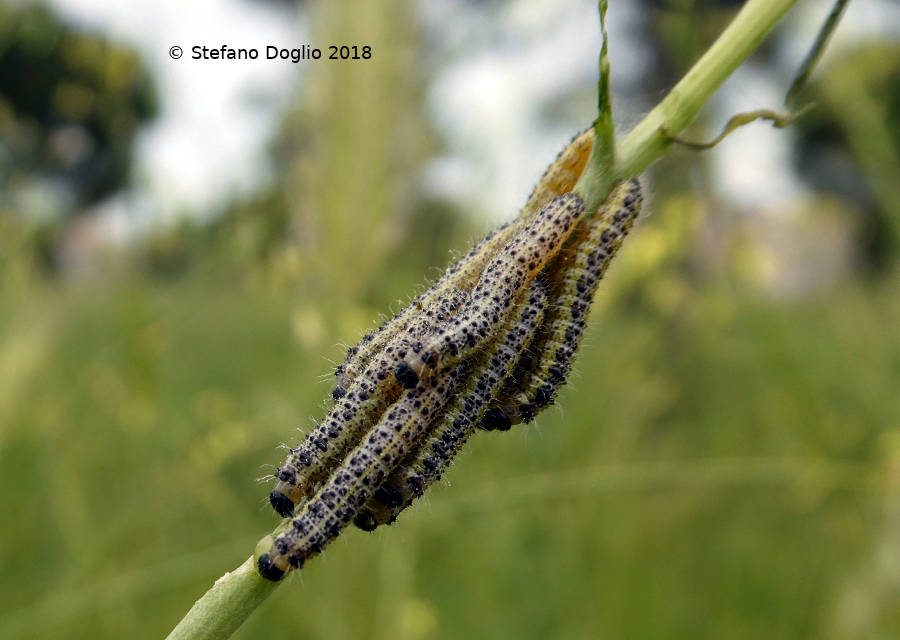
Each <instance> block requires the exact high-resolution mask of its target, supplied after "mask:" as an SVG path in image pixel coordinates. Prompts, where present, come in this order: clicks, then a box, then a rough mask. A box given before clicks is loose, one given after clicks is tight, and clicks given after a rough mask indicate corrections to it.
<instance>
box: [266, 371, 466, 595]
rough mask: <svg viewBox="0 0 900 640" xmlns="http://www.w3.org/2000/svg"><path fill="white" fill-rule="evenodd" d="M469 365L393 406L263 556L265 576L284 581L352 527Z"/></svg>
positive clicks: (427, 381) (426, 382)
mask: <svg viewBox="0 0 900 640" xmlns="http://www.w3.org/2000/svg"><path fill="white" fill-rule="evenodd" d="M467 370H468V367H467V366H466V365H465V364H460V365H457V366H455V367H453V368H452V369H451V370H450V371H447V372H436V373H435V374H433V375H431V376H429V377H428V378H426V379H424V380H423V381H422V382H421V383H420V384H419V385H417V386H416V387H415V388H413V389H409V390H407V391H405V392H404V394H403V396H402V397H401V398H400V399H399V400H398V401H397V402H396V403H395V404H394V405H392V406H391V408H390V409H388V410H387V411H386V412H385V414H384V416H382V418H381V420H379V421H378V424H377V425H376V426H375V428H374V429H372V431H370V432H369V434H368V435H367V436H366V437H365V438H364V440H363V442H362V443H361V444H360V445H359V446H357V447H356V448H355V449H354V450H353V451H351V452H350V454H349V455H348V456H347V458H346V460H345V461H344V463H343V464H342V465H341V466H340V467H338V469H337V470H336V471H334V472H333V473H332V474H331V476H330V477H329V478H328V480H327V481H326V482H325V483H324V484H323V485H322V487H321V488H320V489H319V490H318V491H317V492H316V494H315V495H314V496H313V497H311V498H310V499H309V500H308V501H307V502H306V503H305V504H304V505H303V508H302V510H301V512H300V513H299V514H298V515H297V517H295V518H294V519H293V520H292V521H291V526H290V528H289V529H287V531H285V532H284V533H282V534H281V535H279V536H278V537H276V538H275V540H274V541H273V543H272V547H271V549H270V550H269V552H268V553H264V554H263V555H261V556H260V557H259V559H258V561H257V567H258V568H259V572H260V575H262V576H263V577H264V578H267V579H269V580H280V579H281V578H282V577H283V576H284V574H285V572H287V571H289V570H290V569H299V568H300V567H302V566H303V563H304V562H305V561H306V560H307V559H309V558H311V557H313V556H315V555H317V554H318V553H320V552H321V551H322V549H324V548H325V546H326V545H327V544H328V543H329V542H331V540H333V539H334V538H336V537H337V536H338V534H339V533H340V532H341V530H342V529H343V528H344V527H346V526H347V525H348V524H349V523H350V521H351V520H352V519H353V517H354V516H355V515H356V512H357V510H358V509H359V508H360V507H361V506H363V505H364V504H365V503H366V502H367V501H368V499H369V497H370V496H371V495H372V492H374V491H375V489H376V488H377V487H378V486H379V485H381V484H382V483H383V482H384V480H385V479H386V478H387V477H388V475H389V474H390V473H391V472H392V471H393V470H394V469H395V468H396V467H397V465H398V464H399V463H400V461H401V460H402V459H403V458H404V457H405V456H406V454H407V453H408V452H409V451H410V450H411V449H412V448H413V447H414V446H415V443H416V442H418V441H419V439H420V438H421V436H422V434H423V432H424V431H425V429H426V428H427V426H428V425H429V424H430V423H431V421H432V418H433V417H434V416H436V415H438V413H439V411H440V410H441V408H442V406H443V405H444V404H445V403H446V402H447V400H448V399H449V398H450V396H451V395H452V393H453V391H454V389H455V387H456V384H457V382H458V381H459V378H460V377H461V376H462V375H464V374H465V373H466V371H467Z"/></svg>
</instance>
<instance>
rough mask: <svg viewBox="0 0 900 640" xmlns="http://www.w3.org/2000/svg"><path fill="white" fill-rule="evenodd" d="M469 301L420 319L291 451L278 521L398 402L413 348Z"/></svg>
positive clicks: (445, 303)
mask: <svg viewBox="0 0 900 640" xmlns="http://www.w3.org/2000/svg"><path fill="white" fill-rule="evenodd" d="M468 296H469V294H468V292H462V291H454V292H452V293H449V294H448V295H446V296H444V297H442V298H439V299H438V300H437V301H436V302H435V304H434V306H432V307H430V308H428V309H425V310H423V311H422V312H421V313H420V314H419V315H418V316H416V318H415V319H414V320H413V321H412V322H411V323H410V325H409V326H408V327H407V329H406V331H404V332H402V333H400V334H399V335H397V336H395V337H394V339H393V340H392V341H391V343H390V344H388V345H387V346H386V347H385V348H384V349H383V350H382V351H381V352H380V353H379V354H378V357H377V358H375V359H374V360H373V361H371V362H370V363H369V366H368V367H367V368H366V371H365V372H363V374H362V375H360V376H358V377H357V378H356V380H355V381H354V382H353V384H352V385H351V386H350V388H349V390H348V391H347V392H346V393H345V394H344V395H342V396H341V397H340V398H339V399H338V401H337V402H336V403H335V405H334V407H333V408H332V409H331V411H330V412H329V413H328V415H327V416H326V417H325V419H324V420H323V421H322V423H321V424H320V425H319V426H318V427H317V428H316V429H314V430H313V431H312V432H310V433H309V434H308V435H307V436H306V438H305V439H304V440H303V441H302V442H300V444H298V445H297V446H296V447H295V448H293V449H291V451H290V453H289V454H288V456H287V459H286V460H285V462H284V464H282V465H281V467H279V468H278V470H277V471H276V472H275V478H276V482H275V486H274V488H273V489H272V492H271V493H270V494H269V502H270V503H271V505H272V508H273V509H275V511H276V512H277V513H278V514H279V515H281V516H282V517H288V516H290V515H291V514H292V513H293V512H294V507H295V505H296V504H297V503H298V502H300V500H302V499H303V498H304V497H305V496H308V495H310V494H311V493H312V492H313V490H314V489H315V487H316V485H317V484H318V483H319V482H321V481H322V480H324V479H325V477H326V476H327V475H328V473H329V472H330V471H331V469H332V467H333V466H334V464H336V463H337V462H338V461H340V460H342V459H343V458H344V456H345V455H346V453H347V451H349V450H350V448H352V447H353V446H355V445H356V444H357V443H358V442H359V441H360V439H362V437H363V434H364V433H365V432H366V430H367V429H368V428H369V427H370V426H371V425H372V424H374V423H375V422H376V421H377V420H378V418H379V417H380V416H381V414H382V413H383V412H384V411H385V410H386V409H387V407H388V406H389V405H390V404H391V403H392V402H394V401H395V400H396V399H397V397H398V396H399V395H400V391H401V390H400V387H399V386H398V385H397V384H396V383H395V381H394V375H393V372H394V369H395V367H396V365H397V363H398V362H400V361H401V358H402V357H403V356H404V355H405V353H406V350H407V349H408V346H407V345H408V344H409V342H410V341H418V340H420V339H421V338H422V337H424V336H426V335H427V334H428V332H429V331H430V330H431V329H432V328H433V327H434V326H435V325H436V324H439V323H442V322H446V321H447V320H448V319H449V318H451V317H452V315H453V314H454V313H456V312H457V311H458V310H459V309H460V308H461V307H462V305H463V303H464V302H465V301H466V299H467V298H468Z"/></svg>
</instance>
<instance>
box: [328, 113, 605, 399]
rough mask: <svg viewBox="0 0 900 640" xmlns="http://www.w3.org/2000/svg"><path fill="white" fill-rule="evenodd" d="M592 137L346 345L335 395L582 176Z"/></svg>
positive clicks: (589, 132) (574, 145)
mask: <svg viewBox="0 0 900 640" xmlns="http://www.w3.org/2000/svg"><path fill="white" fill-rule="evenodd" d="M593 142H594V134H593V129H590V128H589V129H586V130H585V131H583V132H581V133H580V134H578V135H577V136H575V137H574V138H573V139H572V140H571V141H570V142H569V144H568V145H566V148H565V149H563V150H562V151H560V152H559V154H558V155H557V156H556V159H555V160H554V161H553V162H552V163H550V166H549V167H547V169H546V171H544V174H543V175H542V176H541V179H540V181H539V182H538V183H537V185H536V186H535V187H534V189H533V190H532V192H531V195H530V196H529V197H528V201H527V202H526V204H525V206H524V207H523V208H522V211H521V212H520V213H519V217H518V218H517V219H516V220H515V221H513V222H511V223H509V224H506V225H503V226H502V227H500V228H499V229H496V230H494V231H492V232H491V233H489V234H488V235H487V236H486V237H485V238H484V239H483V240H481V242H479V243H478V244H476V245H475V246H474V247H472V249H470V250H469V251H468V252H467V253H466V254H465V255H464V256H463V257H462V258H460V259H459V260H458V261H457V262H455V263H454V264H453V265H451V266H450V267H449V268H448V269H447V270H446V271H445V272H444V274H443V275H442V276H441V277H440V278H439V279H438V280H437V282H435V283H434V284H433V285H432V286H431V287H430V288H429V289H428V290H427V291H425V292H424V293H422V294H421V295H419V296H418V297H417V298H416V299H415V300H413V302H412V303H411V304H410V305H408V306H407V307H406V308H404V309H403V310H402V311H401V312H399V313H397V314H396V315H395V316H394V317H393V318H391V319H390V320H388V321H387V322H385V323H384V324H382V325H381V326H380V327H379V328H378V329H376V330H374V331H370V332H369V333H367V334H366V335H365V336H363V338H362V340H360V342H359V344H357V345H356V346H354V347H350V349H348V350H347V355H346V357H345V358H344V361H343V362H342V363H341V364H340V365H338V366H337V368H336V369H335V376H336V379H337V380H336V381H337V385H336V386H335V388H334V390H333V391H332V397H333V398H334V399H335V400H338V399H340V397H341V396H343V395H344V393H346V392H347V390H348V389H349V388H350V384H351V383H352V382H353V380H354V379H356V377H357V376H358V375H359V374H360V373H362V371H363V370H364V369H365V368H366V366H368V363H369V361H370V360H371V359H372V357H373V354H375V353H377V351H378V350H379V349H381V348H383V347H384V346H385V345H386V344H387V343H388V342H390V340H392V339H393V338H394V337H395V336H396V335H398V334H399V333H401V332H402V331H404V330H405V329H406V327H407V326H408V325H409V323H410V321H411V319H412V317H414V315H415V314H416V313H418V312H419V311H420V310H421V309H425V308H428V307H430V306H432V305H433V304H434V303H435V301H436V300H437V299H438V298H440V297H442V296H444V295H446V294H447V293H449V292H450V291H453V290H456V289H471V288H472V287H474V286H475V284H476V283H477V281H478V277H479V275H480V274H481V272H482V270H484V267H485V265H486V264H487V262H488V261H489V260H490V259H491V258H492V257H493V256H494V255H495V254H496V253H497V252H498V251H500V250H501V249H502V248H503V247H504V245H506V243H507V242H509V241H510V240H511V239H512V237H513V236H514V235H515V234H516V233H518V232H519V231H520V230H521V228H522V227H523V226H524V225H525V224H526V223H528V222H529V221H530V220H531V219H532V218H534V216H535V215H536V214H537V213H538V212H539V211H540V210H541V209H542V208H543V207H544V205H546V204H547V203H548V202H550V200H552V199H553V198H555V197H557V196H560V195H562V194H564V193H569V192H570V191H571V190H572V187H574V186H575V183H576V182H577V181H578V178H579V177H580V176H581V173H582V171H584V167H585V165H586V164H587V160H588V157H589V156H590V154H591V148H592V146H593Z"/></svg>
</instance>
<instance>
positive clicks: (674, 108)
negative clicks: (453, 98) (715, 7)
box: [169, 0, 797, 640]
mask: <svg viewBox="0 0 900 640" xmlns="http://www.w3.org/2000/svg"><path fill="white" fill-rule="evenodd" d="M796 3H797V0H748V2H747V3H746V4H745V5H744V7H743V8H742V9H741V11H740V13H738V15H737V16H736V17H735V19H734V20H733V21H732V23H731V24H730V25H729V26H728V28H727V29H725V31H724V32H723V33H722V35H721V36H719V38H718V40H716V42H715V43H714V44H713V45H712V47H710V48H709V50H708V51H707V52H706V53H705V54H704V55H703V57H702V58H700V60H699V61H698V62H697V64H695V65H694V67H693V68H692V69H691V70H690V71H688V73H687V75H685V77H684V78H682V80H681V82H679V83H678V84H677V85H675V87H674V88H673V89H672V91H670V92H669V94H668V95H667V96H666V97H665V98H664V99H663V101H662V102H660V103H659V105H657V106H656V108H654V109H653V110H652V111H651V112H650V113H649V114H648V115H647V117H645V118H644V119H643V120H642V121H641V122H640V124H638V125H637V126H636V127H635V128H634V129H633V130H632V131H631V133H629V134H628V135H627V136H626V137H625V138H624V139H623V140H622V142H621V144H620V145H619V146H618V149H617V155H616V163H615V165H614V168H613V171H612V172H609V171H608V168H607V169H606V170H604V167H603V164H604V163H605V162H608V158H605V157H604V154H595V155H592V156H591V158H592V161H591V162H589V165H588V167H587V169H586V170H585V173H584V175H583V176H582V178H581V179H580V180H579V181H578V183H577V184H576V185H575V189H574V190H575V192H576V193H578V194H579V195H581V197H582V198H584V200H585V203H586V204H587V207H588V209H591V208H593V209H596V208H597V207H598V206H599V205H600V203H601V202H603V200H605V199H606V196H607V195H608V194H609V191H610V188H611V186H612V184H613V183H614V182H615V180H617V179H620V178H625V177H631V176H636V175H639V174H640V173H642V172H643V171H644V170H645V169H646V168H647V167H649V166H650V165H651V164H652V163H653V162H655V161H656V160H658V159H659V158H661V157H663V156H664V155H665V154H666V152H667V151H668V149H669V147H670V146H671V144H672V140H671V136H673V135H676V134H678V133H679V132H681V131H682V130H683V129H684V128H685V127H686V126H687V125H688V124H690V122H691V121H692V120H693V119H694V118H695V117H696V116H697V113H698V112H699V111H700V108H701V107H702V106H703V105H704V104H705V103H706V101H707V100H709V98H710V96H712V94H713V93H714V92H715V91H716V89H718V88H719V86H720V85H721V84H722V82H724V81H725V79H726V78H727V77H728V76H729V75H730V74H731V73H732V72H733V71H734V70H735V69H736V68H737V67H738V65H739V64H741V62H743V61H744V60H745V59H746V58H747V57H748V56H749V55H750V54H751V53H752V52H753V50H754V49H755V48H756V47H757V46H758V45H759V43H760V42H762V40H763V38H765V37H766V35H767V34H768V33H769V31H771V30H772V27H774V26H775V24H776V23H777V22H778V21H779V20H780V19H781V18H782V17H783V16H784V14H785V13H787V11H788V10H789V9H790V8H791V7H793V6H794V5H795V4H796ZM595 158H596V160H595V161H593V160H594V159H595ZM278 584H280V583H274V582H269V581H268V580H265V579H263V578H261V577H260V576H259V575H258V574H257V572H256V566H255V563H254V562H253V558H252V557H251V558H249V559H248V560H247V561H246V562H244V563H243V564H242V565H241V566H240V567H238V568H237V569H235V570H234V571H232V572H230V573H227V574H225V575H224V576H222V577H221V578H219V580H217V581H216V583H215V584H214V585H213V586H212V588H211V589H210V590H209V591H208V592H207V593H206V595H204V596H203V597H202V598H200V600H198V601H197V602H196V603H195V604H194V606H193V607H192V608H191V610H190V611H188V613H187V615H186V616H185V617H184V618H183V619H182V620H181V622H179V623H178V626H177V627H175V629H174V630H173V631H172V633H171V634H169V640H182V639H187V638H191V639H199V640H222V639H224V638H228V637H230V636H231V634H232V633H234V631H235V630H236V629H237V628H238V627H239V626H240V625H241V623H242V622H243V621H244V620H245V619H246V618H247V616H249V615H250V613H251V612H252V611H253V610H254V609H255V608H256V607H258V606H259V605H260V603H261V602H262V601H263V600H265V599H266V597H268V595H269V594H270V593H272V592H273V591H274V590H275V589H276V588H277V586H278Z"/></svg>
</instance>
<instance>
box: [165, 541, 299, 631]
mask: <svg viewBox="0 0 900 640" xmlns="http://www.w3.org/2000/svg"><path fill="white" fill-rule="evenodd" d="M280 584H281V583H280V582H271V581H269V580H266V579H265V578H261V577H260V575H259V573H257V572H256V563H255V562H254V561H253V556H251V557H249V558H247V560H246V561H245V562H244V564H242V565H241V566H239V567H238V568H237V569H235V570H234V571H231V572H229V573H226V574H225V575H224V576H222V577H221V578H219V579H218V580H216V582H215V584H213V586H212V587H211V588H210V590H209V591H207V592H206V594H205V595H204V596H203V597H202V598H200V599H199V600H197V602H195V603H194V606H193V607H191V610H190V611H188V612H187V615H186V616H184V618H182V619H181V622H179V623H178V626H177V627H175V628H174V629H173V630H172V633H170V634H169V636H168V638H167V640H189V639H190V640H220V639H222V638H228V637H230V636H231V634H232V633H234V632H235V631H237V628H238V627H240V626H241V624H243V622H244V620H246V619H247V616H249V615H250V614H251V613H252V612H253V610H254V609H256V607H258V606H259V605H260V604H261V603H262V601H263V600H265V599H266V598H268V597H269V594H271V593H272V592H273V591H275V589H277V588H278V585H280Z"/></svg>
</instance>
